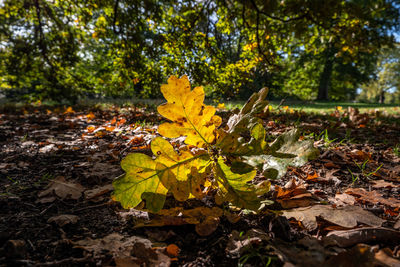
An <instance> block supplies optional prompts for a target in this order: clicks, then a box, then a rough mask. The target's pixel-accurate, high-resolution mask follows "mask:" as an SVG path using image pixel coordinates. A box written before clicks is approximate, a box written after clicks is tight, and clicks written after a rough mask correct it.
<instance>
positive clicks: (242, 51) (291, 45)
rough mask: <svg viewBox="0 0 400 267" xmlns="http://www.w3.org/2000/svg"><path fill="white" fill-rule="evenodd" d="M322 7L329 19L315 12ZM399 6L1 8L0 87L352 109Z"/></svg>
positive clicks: (254, 0)
mask: <svg viewBox="0 0 400 267" xmlns="http://www.w3.org/2000/svg"><path fill="white" fill-rule="evenodd" d="M326 7H329V8H326ZM398 7H399V1H398V0H379V1H367V0H366V1H356V0H351V1H336V0H335V1H334V0H329V1H319V0H301V1H297V0H296V1H295V0H283V1H278V0H268V1H262V0H251V1H247V2H243V1H231V0H229V1H228V0H218V1H211V0H203V1H196V2H193V1H188V0H183V1H178V2H176V1H171V0H160V1H155V0H145V1H139V0H89V1H83V0H77V1H73V2H71V1H67V0H56V1H49V0H33V1H31V0H22V1H21V0H4V1H2V3H1V4H0V59H1V65H0V77H1V78H0V81H1V87H2V90H4V91H5V92H6V94H7V95H19V96H21V95H22V96H23V97H25V98H26V99H27V100H33V99H55V100H59V101H60V100H64V99H67V100H70V101H76V100H77V99H78V98H79V97H85V96H94V95H97V96H102V97H132V96H136V97H158V96H159V90H158V88H159V84H161V83H162V82H164V81H165V79H166V78H167V77H168V76H170V75H172V74H175V75H182V74H187V75H188V76H189V77H190V79H191V80H192V83H194V84H205V85H206V86H205V88H206V92H207V95H208V96H212V97H214V98H220V97H224V98H235V97H243V98H247V97H248V96H249V95H250V94H251V93H252V92H254V91H257V90H258V89H259V88H260V87H263V86H268V87H270V88H271V92H272V93H273V94H274V95H276V96H283V95H284V96H292V97H293V96H295V97H298V98H301V99H313V98H317V99H320V100H326V99H328V98H331V99H349V98H354V96H355V94H356V88H358V87H359V85H360V84H361V83H362V82H365V81H366V80H367V79H369V78H370V77H371V75H372V73H373V71H376V70H377V69H376V68H374V65H375V63H376V58H377V55H378V51H379V49H380V48H381V47H382V46H383V45H385V46H387V47H390V46H391V45H392V44H393V41H394V39H393V36H392V33H393V31H394V30H396V29H397V27H399V25H400V14H399V8H398Z"/></svg>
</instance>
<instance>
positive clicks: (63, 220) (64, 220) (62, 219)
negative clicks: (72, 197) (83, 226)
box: [47, 214, 79, 227]
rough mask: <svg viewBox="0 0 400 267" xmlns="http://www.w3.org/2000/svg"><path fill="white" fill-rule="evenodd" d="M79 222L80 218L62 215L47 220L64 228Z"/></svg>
mask: <svg viewBox="0 0 400 267" xmlns="http://www.w3.org/2000/svg"><path fill="white" fill-rule="evenodd" d="M78 220H79V217H78V216H76V215H71V214H62V215H58V216H53V217H51V218H49V219H48V220H47V222H48V223H52V222H54V223H56V224H57V225H58V226H60V227H63V226H64V225H67V224H75V223H77V222H78Z"/></svg>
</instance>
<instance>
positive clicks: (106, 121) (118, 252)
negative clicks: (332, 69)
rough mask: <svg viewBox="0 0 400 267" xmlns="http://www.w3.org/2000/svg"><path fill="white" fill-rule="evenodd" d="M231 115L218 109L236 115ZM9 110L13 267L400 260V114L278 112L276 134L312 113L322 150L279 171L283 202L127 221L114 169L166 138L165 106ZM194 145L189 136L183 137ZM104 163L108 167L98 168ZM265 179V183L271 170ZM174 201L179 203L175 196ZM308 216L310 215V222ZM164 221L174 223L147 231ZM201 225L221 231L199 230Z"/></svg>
mask: <svg viewBox="0 0 400 267" xmlns="http://www.w3.org/2000/svg"><path fill="white" fill-rule="evenodd" d="M227 113H229V112H227V111H224V112H222V113H220V114H217V115H220V116H221V117H222V119H223V120H226V119H227V118H226V116H225V115H224V114H227ZM396 116H397V117H396ZM350 117H351V118H350ZM1 118H2V119H1V121H0V130H1V134H0V135H1V136H0V137H1V138H0V142H1V145H2V151H1V152H0V153H1V157H0V158H1V162H0V166H1V167H0V174H1V175H2V177H5V178H6V179H2V180H1V182H0V186H1V189H2V195H1V197H0V201H1V204H2V207H3V208H2V212H1V219H0V247H1V250H2V251H6V252H7V254H6V255H9V256H8V257H7V258H4V257H2V256H0V263H1V264H8V265H10V264H11V265H21V264H31V265H40V264H47V265H49V264H53V265H62V264H69V265H74V266H76V265H80V264H92V265H94V264H100V263H103V264H108V265H117V266H129V265H130V266H135V264H144V263H146V264H149V265H150V264H161V263H160V262H165V263H167V264H170V263H171V262H172V263H173V264H175V265H178V266H183V265H185V264H192V265H200V264H203V265H212V264H218V263H222V262H223V263H225V264H233V265H237V263H238V262H239V261H240V259H248V261H247V262H248V263H249V264H251V265H252V266H257V264H259V263H260V262H262V261H263V260H266V259H267V258H268V257H270V258H271V259H272V263H271V264H272V266H282V265H283V264H285V263H286V264H294V265H302V264H303V265H305V264H306V265H307V264H309V265H308V266H315V265H318V264H319V265H323V266H333V265H334V264H336V265H338V264H339V263H341V264H346V263H351V262H353V263H354V259H355V258H356V259H357V262H355V263H354V264H358V265H359V266H360V264H364V266H368V264H371V263H373V264H378V265H379V264H380V265H383V266H396V264H398V261H399V257H400V252H399V246H398V243H397V242H396V241H397V240H396V239H395V238H396V237H398V233H399V228H400V226H399V221H400V217H399V208H398V201H399V197H398V196H399V183H400V179H399V174H400V169H399V168H398V164H399V162H400V160H399V157H398V156H396V155H395V154H394V153H393V149H392V148H393V147H395V145H396V143H393V142H395V141H396V140H399V134H398V133H399V130H400V126H399V123H398V121H397V122H395V123H393V120H396V119H397V120H398V119H399V116H398V115H392V117H389V116H386V115H379V116H378V115H377V114H376V113H373V112H371V113H365V114H360V113H357V111H356V110H351V109H349V110H347V111H346V112H340V113H339V115H334V116H330V114H327V115H326V116H325V115H316V114H303V113H301V112H298V111H294V112H293V113H290V112H280V113H279V112H270V114H269V117H266V118H265V119H264V121H263V124H264V126H266V127H267V129H268V131H269V133H270V134H272V135H279V134H281V133H282V132H285V131H287V130H288V129H289V128H291V127H293V125H294V123H295V122H296V121H297V122H300V124H299V125H300V128H301V130H302V134H303V135H309V134H311V133H315V137H314V138H315V140H314V141H315V143H316V144H317V145H318V149H319V150H320V155H319V156H318V157H317V158H316V159H315V160H313V161H311V162H309V163H307V164H306V165H304V166H303V167H296V166H294V167H292V168H291V169H289V171H288V172H287V173H286V174H285V175H283V177H282V179H280V180H279V179H278V180H271V181H270V183H271V191H270V192H267V193H266V196H267V197H268V198H269V199H274V200H275V203H274V204H271V203H267V204H266V205H265V206H264V209H263V210H262V211H260V212H259V213H254V212H243V211H242V212H240V213H239V210H235V207H229V208H228V209H229V210H227V211H224V210H223V212H222V214H223V215H222V216H218V219H216V218H217V217H213V216H210V215H207V214H208V213H207V212H203V211H201V212H200V214H203V215H202V216H200V217H202V219H201V220H199V219H198V216H195V217H194V218H192V217H191V215H190V214H191V213H190V212H189V213H188V212H186V211H184V210H194V211H195V212H199V210H198V209H196V208H198V207H199V206H203V207H204V206H206V207H208V208H213V207H215V206H214V205H215V204H214V203H213V202H212V201H210V199H209V198H208V195H207V194H209V193H210V192H207V194H206V195H205V196H204V197H203V198H202V199H200V200H189V201H188V202H187V203H185V204H184V207H181V208H182V209H181V210H180V211H179V212H177V213H174V214H172V216H171V214H170V215H169V216H171V217H172V218H173V219H171V221H172V222H174V220H176V221H175V222H179V224H175V225H171V224H168V223H166V222H167V220H166V219H165V217H164V218H162V216H161V217H160V218H158V219H157V218H156V217H153V215H151V214H148V213H147V214H142V215H140V216H142V217H140V216H139V215H138V214H137V213H136V214H135V216H125V217H124V218H125V219H122V215H121V216H120V214H122V213H126V212H127V211H126V210H122V209H121V207H120V206H119V205H117V204H115V203H113V202H109V201H108V199H109V196H110V191H109V189H110V183H111V181H112V178H113V177H116V176H119V175H121V174H122V173H123V171H122V170H121V169H120V168H119V166H118V165H119V160H120V159H122V158H123V157H124V156H126V154H127V153H128V152H132V151H139V152H141V153H145V154H146V153H147V154H148V155H149V154H150V147H149V143H150V141H151V140H152V139H154V138H155V137H156V136H157V134H156V131H155V129H154V126H153V125H157V124H158V123H159V122H160V117H159V116H157V115H156V114H155V112H154V111H153V110H151V109H149V108H147V107H133V108H118V107H111V108H109V109H106V110H100V109H93V110H86V109H84V110H82V109H79V107H73V108H71V109H69V108H64V109H63V108H60V109H59V110H58V111H57V110H51V112H50V113H49V112H47V111H46V109H39V110H37V111H35V110H34V109H32V110H31V112H25V113H20V112H19V111H18V110H16V111H13V112H11V113H10V112H8V113H4V114H3V115H2V117H1ZM138 121H146V122H149V123H153V125H152V126H147V125H143V124H141V123H138ZM270 121H272V122H274V123H269V122H270ZM363 124H365V127H360V125H363ZM232 125H234V124H233V123H232ZM332 125H337V126H334V127H332ZM91 127H93V128H91ZM14 129H16V130H14ZM25 129H26V130H25ZM32 129H34V130H33V131H31V130H32ZM90 129H92V131H90ZM96 129H97V131H96ZM321 129H328V133H329V138H332V139H333V138H337V141H335V142H332V143H329V144H328V143H327V142H326V141H327V140H325V141H320V140H317V135H318V134H319V133H320V132H321ZM98 133H101V134H98ZM331 135H332V136H331ZM344 139H346V140H344ZM350 139H353V141H352V142H350V141H349V140H350ZM342 140H344V141H342ZM385 140H386V141H385ZM341 141H342V142H341ZM384 141H385V142H384ZM52 144H53V145H52ZM184 145H185V144H184V143H183V140H179V139H178V140H177V141H176V143H175V144H173V146H174V148H175V147H180V146H184ZM3 148H4V149H3ZM367 160H368V162H366V164H365V166H364V169H362V168H363V166H362V165H363V164H364V162H365V161H367ZM20 162H22V163H20ZM98 163H100V164H102V165H97V166H96V167H94V165H95V164H98ZM357 164H358V165H357ZM381 164H382V167H381V168H380V169H379V170H378V171H377V172H376V173H373V172H374V171H376V169H377V168H378V167H379V166H380V165H381ZM360 167H361V168H360ZM96 170H97V171H96ZM369 173H373V174H371V175H368V174H369ZM7 177H8V178H7ZM60 177H63V179H61V178H60ZM333 177H335V178H333ZM307 178H308V179H307ZM256 179H259V181H262V180H263V178H262V176H261V175H259V174H258V175H257V176H256ZM293 179H294V180H293ZM53 181H55V182H53ZM338 181H339V182H340V183H339V182H338ZM287 183H289V185H287V187H285V184H287ZM278 192H280V194H279V197H280V198H277V197H276V196H277V195H278ZM39 194H40V197H39ZM296 196H297V197H298V199H296ZM46 199H47V202H46V201H45V200H46ZM279 199H280V200H284V201H287V203H290V202H292V203H296V205H294V204H292V205H294V206H292V207H290V205H289V206H286V210H285V209H284V210H283V211H282V208H284V207H282V206H283V205H280V206H279V205H278V206H277V205H276V203H279V201H278V200H279ZM38 200H39V201H38ZM41 200H43V202H41ZM328 203H329V204H330V205H327V204H328ZM321 204H324V205H321ZM166 205H167V206H169V207H175V206H176V203H175V202H174V201H173V200H171V199H170V198H169V197H167V200H166ZM301 206H305V207H301ZM302 209H309V210H311V211H312V212H311V214H310V211H305V210H302ZM194 211H192V212H194ZM281 211H282V213H283V214H287V215H288V216H291V215H290V212H297V215H296V217H298V218H299V219H297V220H296V219H294V218H292V219H287V217H286V215H285V216H283V217H282V216H279V214H280V212H281ZM180 213H182V214H180ZM301 214H303V215H304V214H309V217H307V218H306V222H305V224H306V225H308V228H307V227H304V225H303V222H304V219H301V218H300V215H301ZM64 215H68V216H72V217H68V216H67V217H65V216H64ZM218 215H219V213H218ZM333 215H335V216H336V217H335V216H333ZM63 216H64V219H65V220H64V219H61V218H63ZM138 216H139V217H138ZM332 217H333V218H332ZM51 218H53V219H51ZM56 218H58V219H57V220H58V221H59V223H57V220H56ZM68 218H70V219H71V218H72V219H71V220H69V219H68ZM77 218H78V219H77ZM50 219H51V220H50ZM75 220H76V222H75ZM157 220H158V222H159V223H161V224H162V225H159V226H152V227H147V226H143V227H136V228H135V226H140V223H142V224H144V223H145V222H147V223H149V222H150V224H151V223H156V222H157ZM68 221H70V222H69V223H65V222H68ZM182 222H184V223H183V224H180V223H182ZM188 222H190V223H188ZM196 225H203V226H204V229H206V230H210V231H209V233H206V234H204V235H199V234H198V233H197V232H196ZM315 226H316V227H315ZM251 229H257V230H254V231H253V232H252V231H250V230H251ZM235 231H236V232H235ZM150 240H152V241H150ZM246 240H250V241H246ZM356 242H357V243H356ZM361 243H364V244H361ZM110 244H113V245H110ZM171 244H174V245H175V246H176V247H178V248H179V253H178V254H177V253H171V254H169V253H167V248H168V247H169V251H170V252H171V251H177V250H173V249H171V248H175V247H174V246H171ZM228 244H231V245H229V246H228ZM125 246H126V250H125V249H124V247H125ZM121 247H122V248H121ZM104 248H105V249H104ZM17 251H25V252H24V253H17ZM226 252H228V254H229V255H230V256H229V257H228V256H227V255H226ZM143 255H145V256H146V257H147V258H146V259H145V258H144V257H143ZM176 255H177V256H176ZM263 256H265V257H266V258H263ZM173 258H176V259H173ZM265 262H266V261H265Z"/></svg>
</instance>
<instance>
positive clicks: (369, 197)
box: [344, 188, 400, 208]
mask: <svg viewBox="0 0 400 267" xmlns="http://www.w3.org/2000/svg"><path fill="white" fill-rule="evenodd" d="M344 192H345V193H346V194H349V195H353V196H355V197H356V198H357V200H358V201H365V202H369V203H373V204H376V203H381V204H384V205H387V206H390V207H392V208H400V200H398V199H395V198H393V197H390V198H387V199H386V198H384V197H382V195H381V194H380V193H379V192H377V191H367V190H365V189H364V188H349V189H347V190H346V191H344Z"/></svg>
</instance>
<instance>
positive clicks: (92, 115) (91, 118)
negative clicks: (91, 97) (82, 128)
mask: <svg viewBox="0 0 400 267" xmlns="http://www.w3.org/2000/svg"><path fill="white" fill-rule="evenodd" d="M86 118H88V120H93V119H94V118H96V116H95V115H94V114H93V112H90V113H89V114H87V115H86Z"/></svg>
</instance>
